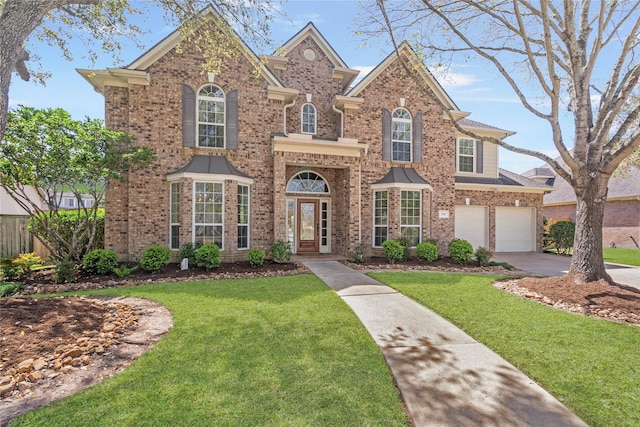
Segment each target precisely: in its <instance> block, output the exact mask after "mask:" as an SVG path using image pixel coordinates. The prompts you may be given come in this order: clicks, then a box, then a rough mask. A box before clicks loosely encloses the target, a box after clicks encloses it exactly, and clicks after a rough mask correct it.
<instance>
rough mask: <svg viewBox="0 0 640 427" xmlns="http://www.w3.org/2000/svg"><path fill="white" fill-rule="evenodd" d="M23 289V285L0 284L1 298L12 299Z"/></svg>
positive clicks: (15, 283)
mask: <svg viewBox="0 0 640 427" xmlns="http://www.w3.org/2000/svg"><path fill="white" fill-rule="evenodd" d="M22 289H23V286H22V283H18V282H0V297H10V296H11V295H13V294H15V293H16V292H18V291H21V290H22Z"/></svg>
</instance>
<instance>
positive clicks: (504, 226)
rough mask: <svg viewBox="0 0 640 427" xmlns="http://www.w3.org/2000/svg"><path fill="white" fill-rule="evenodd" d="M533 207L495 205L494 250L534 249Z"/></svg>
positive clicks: (528, 250)
mask: <svg viewBox="0 0 640 427" xmlns="http://www.w3.org/2000/svg"><path fill="white" fill-rule="evenodd" d="M535 217H536V216H535V208H516V207H496V252H532V251H535V250H536V239H535V236H536V234H535Z"/></svg>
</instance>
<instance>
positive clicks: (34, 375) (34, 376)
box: [27, 371, 44, 383]
mask: <svg viewBox="0 0 640 427" xmlns="http://www.w3.org/2000/svg"><path fill="white" fill-rule="evenodd" d="M27 378H28V379H29V381H31V382H32V383H35V382H36V381H38V380H40V379H42V378H44V375H43V374H42V372H39V371H34V372H31V373H30V374H29V376H28V377H27Z"/></svg>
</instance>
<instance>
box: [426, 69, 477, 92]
mask: <svg viewBox="0 0 640 427" xmlns="http://www.w3.org/2000/svg"><path fill="white" fill-rule="evenodd" d="M431 73H432V74H433V76H434V77H435V78H436V79H437V80H438V82H439V83H440V84H441V85H442V86H443V87H445V88H448V87H457V86H469V85H471V84H474V83H477V82H479V81H481V79H479V78H477V77H476V76H474V75H473V74H464V73H459V72H456V71H453V70H452V69H451V67H434V68H433V69H431Z"/></svg>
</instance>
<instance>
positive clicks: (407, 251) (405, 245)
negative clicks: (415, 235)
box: [396, 237, 411, 261]
mask: <svg viewBox="0 0 640 427" xmlns="http://www.w3.org/2000/svg"><path fill="white" fill-rule="evenodd" d="M396 241H397V242H398V243H400V244H401V245H402V249H403V253H402V261H409V258H411V241H410V240H409V238H407V237H400V238H398V239H396Z"/></svg>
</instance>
